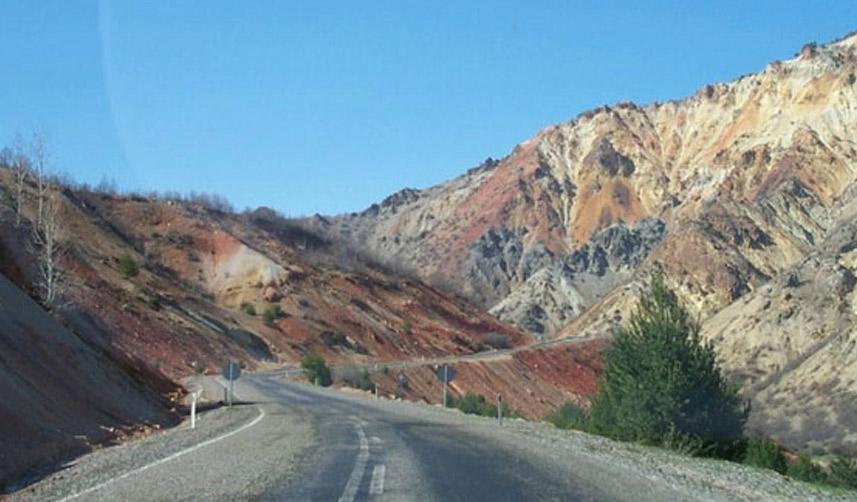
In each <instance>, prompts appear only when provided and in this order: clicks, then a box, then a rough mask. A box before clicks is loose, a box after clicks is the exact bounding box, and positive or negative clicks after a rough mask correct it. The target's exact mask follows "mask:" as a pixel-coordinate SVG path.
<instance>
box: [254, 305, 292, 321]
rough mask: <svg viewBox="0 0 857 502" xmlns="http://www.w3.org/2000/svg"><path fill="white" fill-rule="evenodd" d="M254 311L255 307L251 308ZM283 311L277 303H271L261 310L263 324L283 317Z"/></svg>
mask: <svg viewBox="0 0 857 502" xmlns="http://www.w3.org/2000/svg"><path fill="white" fill-rule="evenodd" d="M253 312H254V313H255V308H254V309H253ZM248 313H249V312H248ZM284 315H285V313H284V312H283V308H282V307H280V306H279V305H271V306H269V307H268V308H266V309H265V311H264V312H262V319H263V320H264V321H265V324H269V325H271V324H274V321H276V320H277V319H279V318H281V317H283V316H284Z"/></svg>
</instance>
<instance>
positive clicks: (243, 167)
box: [0, 0, 857, 215]
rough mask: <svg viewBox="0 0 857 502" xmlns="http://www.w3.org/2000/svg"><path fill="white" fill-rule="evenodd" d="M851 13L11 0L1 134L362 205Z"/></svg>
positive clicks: (73, 168) (628, 5)
mask: <svg viewBox="0 0 857 502" xmlns="http://www.w3.org/2000/svg"><path fill="white" fill-rule="evenodd" d="M854 29H857V0H854V1H851V0H838V1H806V0H802V1H793V2H792V1H752V2H750V1H722V0H721V1H716V2H714V1H713V2H696V1H675V2H643V1H628V2H616V1H591V2H571V1H555V2H550V1H530V2H523V1H519V2H502V1H496V2H488V1H475V0H474V1H449V2H434V1H423V2H412V1H406V0H395V1H389V2H370V1H363V2H356V1H341V2H333V1H325V0H312V1H306V2H300V1H297V0H294V1H282V2H281V1H271V2H262V1H248V2H234V1H230V2H226V1H212V0H208V1H204V2H203V1H199V2H192V1H175V2H174V1H161V2H154V1H153V2H130V1H129V2H118V1H117V2H101V3H100V2H97V1H61V0H56V1H50V0H43V1H42V0H40V1H32V0H22V1H18V0H3V1H2V2H0V142H2V143H6V144H8V143H10V142H11V139H12V137H13V135H14V133H15V131H18V130H20V131H25V132H26V131H29V130H32V129H33V128H34V127H39V128H43V129H45V130H47V132H48V135H49V138H50V139H49V141H50V148H51V153H52V155H51V165H52V168H53V169H54V170H55V171H57V172H64V173H68V174H70V175H72V176H73V177H74V178H76V179H78V180H80V181H87V182H92V183H96V182H98V181H99V180H100V179H102V177H105V176H106V177H107V178H112V179H114V180H115V181H116V182H117V183H118V185H119V186H120V187H121V188H124V189H141V190H149V189H157V190H170V189H175V190H179V191H190V190H196V191H209V192H216V193H220V194H223V195H225V196H227V197H228V198H229V199H231V200H232V201H233V203H235V205H236V206H237V207H239V208H243V207H255V206H260V205H267V206H271V207H274V208H277V209H279V210H281V211H283V212H285V213H286V214H290V215H306V214H312V213H316V212H320V213H337V212H344V211H354V210H359V209H362V208H364V207H366V206H368V205H369V204H371V203H372V202H375V201H377V200H380V199H381V198H383V197H384V196H386V195H388V194H389V193H391V192H394V191H396V190H399V189H401V188H403V187H406V186H410V187H420V188H421V187H427V186H430V185H432V184H435V183H438V182H441V181H443V180H446V179H449V178H451V177H454V176H456V175H458V174H461V173H462V172H464V171H465V170H466V169H468V168H469V167H472V166H474V165H477V164H478V163H480V162H481V161H482V160H484V159H485V158H486V157H489V156H491V157H495V158H496V157H502V156H504V155H506V154H507V153H508V152H509V151H510V150H511V149H512V148H513V147H514V146H515V145H516V144H517V143H519V142H521V141H523V140H525V139H527V138H528V137H530V136H532V135H533V134H534V133H535V132H537V131H538V130H539V129H541V128H542V127H545V126H547V125H550V124H554V123H558V122H562V121H565V120H568V119H570V118H571V117H574V116H575V115H577V114H578V113H579V112H581V111H583V110H586V109H588V108H592V107H595V106H599V105H602V104H610V103H614V102H617V101H621V100H633V101H636V102H639V103H647V102H651V101H655V100H666V99H672V98H679V97H683V96H685V95H688V94H691V93H693V92H694V91H695V90H696V89H697V88H698V87H700V86H701V85H703V84H705V83H709V82H715V81H726V80H731V79H733V78H735V77H737V76H739V75H741V74H744V73H749V72H754V71H758V70H760V69H762V68H763V67H764V65H765V64H766V63H768V62H770V61H772V60H775V59H786V58H789V57H791V56H792V55H793V54H794V53H796V52H797V51H798V50H799V49H800V47H801V45H802V44H803V43H805V42H808V41H813V40H815V41H818V42H826V41H828V40H830V39H833V38H836V37H839V36H841V35H844V34H846V33H848V32H850V31H852V30H854Z"/></svg>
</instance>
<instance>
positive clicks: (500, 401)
mask: <svg viewBox="0 0 857 502" xmlns="http://www.w3.org/2000/svg"><path fill="white" fill-rule="evenodd" d="M497 422H498V423H499V424H500V425H503V396H501V395H500V394H497Z"/></svg>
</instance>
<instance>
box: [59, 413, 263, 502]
mask: <svg viewBox="0 0 857 502" xmlns="http://www.w3.org/2000/svg"><path fill="white" fill-rule="evenodd" d="M263 418H265V410H263V409H262V408H259V416H258V417H256V418H255V419H253V421H252V422H248V423H246V424H244V425H242V426H241V427H239V428H237V429H235V430H233V431H230V432H227V433H226V434H223V435H220V436H217V437H215V438H211V439H209V440H207V441H203V442H202V443H199V444H197V445H194V446H191V447H190V448H187V449H184V450H181V451H179V452H176V453H173V454H172V455H170V456H168V457H164V458H162V459H160V460H156V461H154V462H152V463H151V464H146V465H144V466H143V467H139V468H137V469H134V470H133V471H128V472H126V473H125V474H122V475H121V476H117V477H115V478H111V479H108V480H107V481H105V482H103V483H99V484H97V485H95V486H92V487H90V488H87V489H86V490H83V491H80V492H77V493H75V494H73V495H69V496H67V497H64V498H62V499H60V500H59V501H58V502H67V501H69V500H74V499H76V498H78V497H80V496H82V495H86V494H88V493H92V492H94V491H96V490H100V489H102V488H104V487H105V486H107V485H110V484H113V483H115V482H116V481H119V480H122V479H125V478H127V477H129V476H133V475H134V474H139V473H141V472H143V471H145V470H148V469H151V468H152V467H155V466H157V465H161V464H163V463H166V462H169V461H170V460H174V459H177V458H179V457H181V456H182V455H186V454H188V453H191V452H193V451H196V450H198V449H200V448H203V447H205V446H208V445H210V444H214V443H216V442H218V441H222V440H224V439H226V438H228V437H230V436H234V435H235V434H238V433H239V432H242V431H245V430H247V429H249V428H250V427H253V426H254V425H256V424H258V423H259V422H261V421H262V419H263Z"/></svg>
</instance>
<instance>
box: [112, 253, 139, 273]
mask: <svg viewBox="0 0 857 502" xmlns="http://www.w3.org/2000/svg"><path fill="white" fill-rule="evenodd" d="M116 268H117V269H119V273H120V274H122V277H124V278H125V279H130V278H131V277H136V276H137V274H139V273H140V269H139V268H138V267H137V262H135V261H134V259H133V258H131V256H130V255H129V254H128V253H124V254H122V255H121V256H119V258H118V259H117V261H116Z"/></svg>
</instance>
